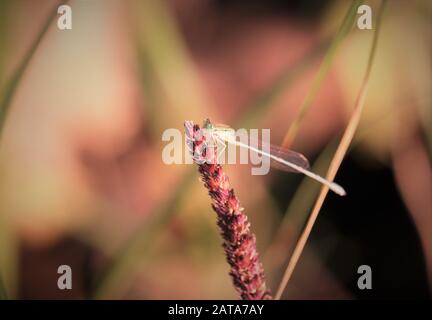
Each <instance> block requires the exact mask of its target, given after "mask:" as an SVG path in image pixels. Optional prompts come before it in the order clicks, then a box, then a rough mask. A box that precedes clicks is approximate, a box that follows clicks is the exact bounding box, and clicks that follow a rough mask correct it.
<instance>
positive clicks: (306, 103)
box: [282, 0, 363, 147]
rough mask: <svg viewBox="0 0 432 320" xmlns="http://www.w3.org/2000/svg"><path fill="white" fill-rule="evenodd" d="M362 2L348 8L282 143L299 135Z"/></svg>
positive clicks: (358, 1) (285, 143)
mask: <svg viewBox="0 0 432 320" xmlns="http://www.w3.org/2000/svg"><path fill="white" fill-rule="evenodd" d="M362 2H363V0H354V1H353V2H352V4H351V7H350V8H349V9H348V11H347V13H346V15H345V18H344V19H343V22H342V24H341V26H340V28H339V30H338V32H337V34H336V35H335V37H334V39H333V41H332V43H331V44H330V47H329V49H328V50H327V53H326V55H325V56H324V59H323V61H322V62H321V65H320V68H319V70H318V74H317V75H316V77H315V79H314V82H313V84H312V87H311V88H310V90H309V92H308V94H307V95H306V97H305V99H304V100H303V103H302V105H301V106H300V109H299V111H298V113H297V115H296V117H295V119H294V121H293V122H292V124H291V126H290V128H289V130H288V132H287V133H286V135H285V137H284V140H283V143H282V145H284V146H286V147H288V146H290V145H291V144H292V143H293V141H294V139H295V136H296V135H297V132H298V130H299V129H300V127H301V125H302V123H303V120H304V117H305V115H306V113H307V112H308V110H309V108H310V106H311V105H312V102H313V101H314V100H315V97H316V95H317V93H318V91H319V89H320V87H321V84H322V82H323V80H324V78H325V76H326V75H327V73H328V71H329V70H330V67H331V65H332V63H333V60H334V58H335V55H336V51H337V49H338V47H339V46H340V44H341V43H342V40H343V39H344V38H345V36H346V35H347V34H348V33H349V32H350V30H351V29H352V26H353V24H354V21H355V18H356V16H357V8H358V7H359V5H361V4H362Z"/></svg>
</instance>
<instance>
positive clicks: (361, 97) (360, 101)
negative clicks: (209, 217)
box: [275, 0, 387, 300]
mask: <svg viewBox="0 0 432 320" xmlns="http://www.w3.org/2000/svg"><path fill="white" fill-rule="evenodd" d="M386 3H387V0H383V1H382V2H381V6H380V9H379V12H378V16H377V26H376V30H375V32H374V36H373V41H372V46H371V50H370V53H369V59H368V64H367V67H366V72H365V75H364V77H363V81H362V84H361V86H360V90H359V92H358V95H357V98H356V101H355V105H354V111H353V114H352V115H351V118H350V121H349V123H348V125H347V127H346V129H345V132H344V134H343V136H342V139H341V141H340V143H339V146H338V148H337V149H336V153H335V155H334V156H333V159H332V161H331V163H330V167H329V169H328V171H327V175H326V179H328V180H329V181H333V179H334V178H335V176H336V173H337V171H338V169H339V167H340V165H341V163H342V160H343V158H344V157H345V154H346V152H347V151H348V148H349V146H350V144H351V141H352V139H353V137H354V134H355V132H356V129H357V126H358V123H359V121H360V116H361V113H362V111H363V107H364V102H365V99H366V94H367V88H368V83H369V77H370V73H371V70H372V64H373V60H374V57H375V52H376V48H377V43H378V36H379V31H380V28H381V23H382V16H383V13H384V9H385V5H386ZM328 191H329V189H328V187H326V186H323V187H322V188H321V192H320V194H319V196H318V199H317V201H316V202H315V205H314V207H313V209H312V213H311V215H310V217H309V219H308V221H307V223H306V226H305V228H304V230H303V232H302V234H301V236H300V238H299V241H298V242H297V245H296V247H295V248H294V251H293V254H292V256H291V259H290V261H289V263H288V266H287V268H286V270H285V273H284V275H283V278H282V281H281V283H280V285H279V288H278V290H277V293H276V297H275V299H276V300H279V299H280V298H281V296H282V294H283V292H284V290H285V288H286V286H287V284H288V282H289V280H290V278H291V276H292V273H293V272H294V269H295V267H296V265H297V262H298V260H299V258H300V255H301V253H302V252H303V249H304V247H305V245H306V242H307V239H308V238H309V235H310V233H311V230H312V228H313V225H314V223H315V221H316V219H317V217H318V214H319V212H320V210H321V207H322V205H323V203H324V200H325V197H326V196H327V193H328Z"/></svg>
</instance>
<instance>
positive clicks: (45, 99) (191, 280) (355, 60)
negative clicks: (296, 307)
mask: <svg viewBox="0 0 432 320" xmlns="http://www.w3.org/2000/svg"><path fill="white" fill-rule="evenodd" d="M365 3H366V4H368V5H370V6H371V7H372V10H373V11H372V12H373V26H374V27H375V26H376V22H377V21H376V20H375V18H376V14H375V13H376V12H377V9H378V7H379V4H380V1H372V0H371V1H366V2H365ZM69 5H70V6H71V8H72V18H73V27H72V30H65V31H60V30H58V29H57V27H56V23H57V21H56V20H57V17H55V19H54V20H53V21H51V24H50V27H49V29H48V30H47V32H46V34H45V35H44V37H43V38H42V41H41V43H40V45H39V47H38V48H37V50H36V51H35V52H34V55H33V56H32V59H31V60H30V62H29V64H28V66H27V68H26V70H25V72H24V74H23V75H22V78H21V79H20V81H19V83H18V85H17V88H16V90H15V92H14V94H13V96H12V100H11V102H10V106H9V112H8V113H7V117H6V118H5V123H4V128H3V130H2V135H1V140H0V275H1V279H2V280H1V282H2V286H3V287H4V288H5V290H6V292H7V295H8V296H9V297H10V298H65V299H68V298H73V299H77V298H78V299H86V298H99V299H100V298H102V299H103V298H114V299H231V298H232V299H236V298H237V294H236V292H235V291H234V289H233V286H232V284H231V280H230V278H229V276H228V274H227V273H228V270H229V269H228V265H227V263H226V261H225V258H224V254H223V250H222V248H221V245H220V244H221V239H220V236H219V234H218V231H217V228H216V224H215V214H214V212H213V211H212V210H211V207H210V199H209V197H208V196H207V194H206V190H205V189H204V188H203V186H202V183H201V182H200V181H199V178H198V173H197V171H196V167H195V166H194V165H166V164H164V163H163V162H162V158H161V153H162V149H163V147H164V146H165V145H166V142H163V141H162V140H161V135H162V132H163V130H165V129H166V128H178V129H179V130H182V126H183V121H184V120H194V121H195V122H198V123H201V122H202V120H203V119H204V118H206V117H209V118H210V119H211V120H213V121H214V122H221V123H226V124H229V125H231V126H234V127H245V128H270V129H271V134H272V143H273V144H281V143H282V141H283V138H284V136H285V134H286V132H287V131H288V129H289V127H290V124H291V123H292V122H293V120H294V119H295V118H296V116H297V112H298V110H299V107H300V105H301V104H302V102H303V101H304V99H305V97H306V96H307V94H308V92H309V91H310V89H311V86H312V84H313V83H314V79H315V77H316V74H317V72H318V70H319V67H320V63H321V61H322V60H323V57H324V56H325V54H326V52H327V50H328V48H329V46H330V44H331V41H332V39H334V35H335V34H336V33H337V32H338V28H340V25H341V24H342V21H343V19H344V16H345V14H346V12H347V11H348V8H349V6H350V5H351V2H350V1H342V0H339V1H337V0H334V1H317V0H306V1H300V0H291V1H282V0H270V1H259V0H232V1H226V0H166V1H162V0H160V1H157V0H142V1H134V0H128V1H120V0H104V1H102V0H92V1H85V0H72V1H71V2H70V3H69ZM56 6H58V3H57V1H51V0H43V1H42V0H40V1H30V0H18V1H8V0H2V1H1V2H0V86H1V87H0V88H1V90H2V91H0V94H1V96H0V99H4V97H5V95H7V90H8V86H7V85H8V83H10V82H9V81H10V79H11V77H12V76H13V75H14V72H16V70H17V68H19V66H20V63H21V61H22V59H23V57H24V56H25V55H26V54H28V52H29V48H30V46H31V44H32V43H33V42H34V39H35V38H36V37H37V36H38V34H40V30H41V28H42V26H43V25H44V23H46V21H47V19H48V16H49V14H50V12H51V11H52V10H53V8H56ZM431 19H432V6H431V3H430V2H429V1H427V0H423V1H422V0H417V1H404V0H391V1H389V3H388V5H387V8H386V12H385V15H384V17H383V21H382V30H381V34H380V38H379V42H378V48H377V54H376V58H375V61H374V64H373V68H372V73H371V79H370V83H369V91H368V94H367V99H366V104H365V109H364V113H363V115H362V119H361V122H360V125H359V128H358V131H357V133H356V135H355V138H354V141H353V144H352V148H351V149H350V151H349V153H348V155H347V157H346V158H345V160H344V162H343V164H342V167H341V169H340V171H339V173H338V175H337V177H336V181H337V182H338V183H340V184H341V185H343V186H344V187H345V189H346V190H347V192H348V195H347V196H346V197H344V198H341V197H338V196H336V195H333V194H329V195H328V197H327V199H326V202H325V204H324V207H323V208H322V210H321V212H320V216H319V218H318V220H317V223H316V224H315V226H314V228H313V231H312V234H311V237H310V239H309V241H308V244H307V246H306V248H305V250H304V252H303V255H302V257H301V259H300V262H299V264H298V265H297V268H296V270H295V272H294V275H293V278H292V279H291V281H290V283H289V285H288V288H287V290H286V291H285V294H284V298H287V299H303V298H306V299H357V298H361V299H375V298H430V297H431V288H432V202H431V201H432V198H431V195H432V179H431V163H430V156H431V141H432V140H431V139H432V131H431V119H432V114H431V90H430V89H431V88H432V84H431V61H432V59H431V50H432V45H431V41H432V34H431V33H432V28H431V21H432V20H431ZM373 32H374V31H373V30H359V29H358V28H356V27H355V24H354V27H353V28H352V30H351V31H350V32H349V34H348V35H347V36H346V37H345V38H344V39H343V40H342V41H340V43H339V44H338V46H337V51H336V53H335V57H334V59H333V61H332V65H331V67H330V69H329V72H328V73H327V74H326V76H325V77H324V79H323V81H321V83H320V86H319V91H318V93H317V95H316V96H315V97H314V99H313V103H312V105H311V108H310V109H309V111H308V112H307V114H306V116H305V118H304V121H303V122H302V124H301V127H300V130H299V132H298V134H297V136H296V139H295V140H294V142H293V144H292V146H291V148H292V149H294V150H296V151H299V152H302V153H304V154H305V155H306V156H307V157H308V159H310V161H311V162H312V164H313V168H314V170H315V171H317V172H319V173H321V174H325V172H326V170H327V168H328V164H329V161H330V159H331V157H332V155H333V153H334V150H335V148H336V146H337V144H338V142H339V140H340V137H341V134H342V132H343V130H344V128H345V126H346V124H347V121H348V120H349V117H350V114H351V112H352V109H353V107H354V103H355V98H356V95H357V93H358V90H359V87H360V82H361V79H362V77H363V75H364V72H365V69H366V63H367V59H368V54H369V51H370V47H371V41H372V36H373ZM226 170H227V172H228V174H229V175H230V179H231V183H232V185H233V186H234V188H235V189H236V192H237V194H238V196H239V198H240V199H241V201H242V204H243V206H244V207H245V210H246V213H247V214H248V216H249V219H250V221H251V223H252V228H253V231H254V232H255V234H256V236H257V245H258V250H259V252H260V255H261V258H262V261H263V264H264V268H265V272H266V277H267V281H268V284H269V286H270V287H271V288H272V290H273V291H275V290H276V288H277V286H278V284H279V282H280V279H281V276H282V273H283V271H284V268H285V267H286V263H287V261H288V259H289V257H290V254H291V252H292V249H293V247H294V245H295V243H296V240H297V238H298V236H299V233H300V232H301V230H302V227H303V226H304V223H305V221H306V219H307V216H308V214H309V213H310V211H311V207H312V205H313V203H314V201H315V199H316V197H317V194H318V191H319V188H320V186H319V185H318V184H316V183H314V182H312V181H309V180H308V179H305V178H304V177H302V176H300V175H295V174H287V173H280V172H277V171H275V172H272V173H271V174H269V175H268V176H264V177H263V176H251V174H250V167H248V166H247V165H228V166H226ZM62 264H66V265H70V266H71V267H72V270H73V289H72V290H70V291H68V290H65V291H61V290H59V289H58V288H57V278H58V276H59V275H58V274H57V268H58V266H59V265H62ZM362 264H367V265H370V266H371V268H372V272H373V289H372V290H363V291H362V290H359V289H358V288H357V279H358V277H359V275H358V274H357V268H358V267H359V266H360V265H362Z"/></svg>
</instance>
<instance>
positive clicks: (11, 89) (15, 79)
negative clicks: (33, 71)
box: [0, 0, 69, 136]
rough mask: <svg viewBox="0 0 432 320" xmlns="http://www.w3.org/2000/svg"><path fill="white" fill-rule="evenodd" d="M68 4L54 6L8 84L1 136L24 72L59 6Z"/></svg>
mask: <svg viewBox="0 0 432 320" xmlns="http://www.w3.org/2000/svg"><path fill="white" fill-rule="evenodd" d="M67 2H69V0H62V1H59V3H58V4H57V5H55V6H54V8H53V9H52V11H51V12H50V14H49V16H48V18H47V19H46V21H45V23H44V25H43V26H42V28H41V30H40V31H39V33H38V34H37V36H36V38H35V39H34V41H33V42H32V44H31V46H30V48H29V49H28V50H27V52H26V53H25V54H24V57H23V58H22V60H21V62H20V63H19V65H18V68H17V69H16V70H15V72H14V73H13V74H12V76H11V78H10V79H9V81H8V82H7V83H6V85H5V88H4V90H3V92H2V95H1V97H0V136H1V134H2V132H3V127H4V123H5V121H6V117H7V114H8V111H9V108H10V105H11V102H12V98H13V96H14V94H15V92H16V90H17V88H18V85H19V83H20V81H21V79H22V77H23V75H24V72H25V71H26V69H27V67H28V65H29V64H30V61H31V59H32V58H33V56H34V54H35V52H36V50H37V48H38V47H39V45H40V43H41V42H42V39H43V38H44V36H45V34H46V33H47V31H48V29H49V27H50V26H51V23H52V21H53V20H54V18H55V17H56V16H57V8H58V7H59V5H61V4H65V3H67Z"/></svg>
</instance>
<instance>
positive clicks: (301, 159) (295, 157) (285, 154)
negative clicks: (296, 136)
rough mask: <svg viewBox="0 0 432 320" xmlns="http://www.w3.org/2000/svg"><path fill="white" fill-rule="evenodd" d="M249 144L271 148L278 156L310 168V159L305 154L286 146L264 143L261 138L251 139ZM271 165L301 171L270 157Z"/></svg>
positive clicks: (272, 152)
mask: <svg viewBox="0 0 432 320" xmlns="http://www.w3.org/2000/svg"><path fill="white" fill-rule="evenodd" d="M249 144H251V145H255V146H256V145H258V149H260V150H263V151H266V150H269V151H270V154H271V155H273V156H275V157H277V158H281V159H283V160H285V161H287V162H291V163H293V164H295V165H297V166H299V167H301V168H303V169H306V170H308V169H309V168H310V165H309V161H308V159H306V157H305V156H304V155H302V154H301V153H298V152H295V151H292V150H289V149H286V148H282V147H278V146H275V145H272V144H268V143H264V142H262V141H261V140H258V141H256V142H255V141H253V140H251V141H250V142H249ZM252 152H254V151H253V150H252ZM270 165H271V167H272V168H275V169H278V170H281V171H286V172H297V173H298V172H299V171H297V170H295V169H294V168H292V167H289V166H287V165H285V164H283V163H281V162H279V161H276V160H275V159H273V158H270Z"/></svg>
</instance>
